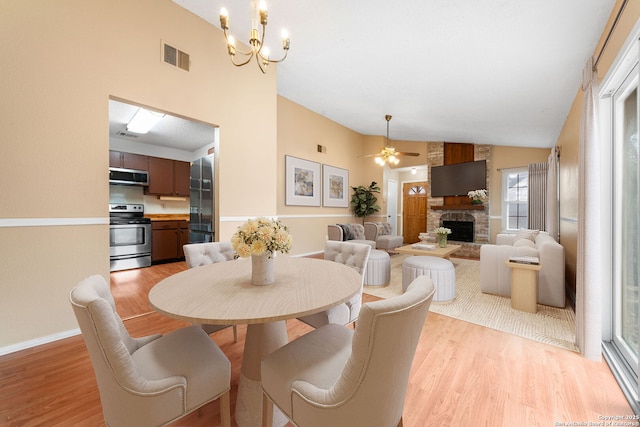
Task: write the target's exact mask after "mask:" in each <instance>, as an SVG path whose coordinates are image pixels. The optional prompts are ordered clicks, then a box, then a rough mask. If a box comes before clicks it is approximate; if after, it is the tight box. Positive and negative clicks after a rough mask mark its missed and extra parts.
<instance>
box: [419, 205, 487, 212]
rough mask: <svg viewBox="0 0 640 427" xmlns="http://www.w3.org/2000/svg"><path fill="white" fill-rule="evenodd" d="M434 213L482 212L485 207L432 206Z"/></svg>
mask: <svg viewBox="0 0 640 427" xmlns="http://www.w3.org/2000/svg"><path fill="white" fill-rule="evenodd" d="M431 209H433V210H434V211H473V210H477V211H482V210H484V205H444V206H431Z"/></svg>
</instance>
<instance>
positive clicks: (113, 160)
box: [109, 150, 148, 171]
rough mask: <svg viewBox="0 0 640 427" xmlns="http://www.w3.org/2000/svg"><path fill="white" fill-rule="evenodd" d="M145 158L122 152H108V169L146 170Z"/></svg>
mask: <svg viewBox="0 0 640 427" xmlns="http://www.w3.org/2000/svg"><path fill="white" fill-rule="evenodd" d="M147 159H148V158H147V156H143V155H141V154H133V153H125V152H122V151H114V150H110V151H109V167H111V168H122V169H135V170H139V171H146V170H147V161H148V160H147Z"/></svg>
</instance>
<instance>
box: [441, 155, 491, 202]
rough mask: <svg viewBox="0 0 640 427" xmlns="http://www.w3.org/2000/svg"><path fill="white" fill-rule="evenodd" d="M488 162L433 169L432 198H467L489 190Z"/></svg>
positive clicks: (481, 161)
mask: <svg viewBox="0 0 640 427" xmlns="http://www.w3.org/2000/svg"><path fill="white" fill-rule="evenodd" d="M486 176H487V162H486V161H485V160H479V161H477V162H467V163H456V164H453V165H445V166H433V167H432V168H431V197H444V196H466V195H467V193H468V192H469V191H471V190H481V189H483V188H487V179H486Z"/></svg>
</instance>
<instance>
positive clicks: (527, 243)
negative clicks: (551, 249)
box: [513, 239, 536, 249]
mask: <svg viewBox="0 0 640 427" xmlns="http://www.w3.org/2000/svg"><path fill="white" fill-rule="evenodd" d="M513 246H515V247H520V246H528V247H530V248H534V249H535V247H536V244H535V243H533V242H532V241H531V240H529V239H520V240H516V241H515V242H513Z"/></svg>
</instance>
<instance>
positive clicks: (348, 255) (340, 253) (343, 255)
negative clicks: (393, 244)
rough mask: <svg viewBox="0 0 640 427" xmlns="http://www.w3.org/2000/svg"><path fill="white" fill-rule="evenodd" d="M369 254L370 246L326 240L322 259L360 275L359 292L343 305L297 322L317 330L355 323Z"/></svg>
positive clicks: (360, 302) (360, 303) (360, 305)
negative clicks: (334, 324)
mask: <svg viewBox="0 0 640 427" xmlns="http://www.w3.org/2000/svg"><path fill="white" fill-rule="evenodd" d="M370 253H371V246H369V245H365V244H362V243H349V242H338V241H335V240H327V242H326V244H325V247H324V259H325V260H328V261H333V262H338V263H340V264H344V265H346V266H349V267H351V268H353V269H354V270H356V271H357V272H358V273H360V279H361V280H360V290H359V291H358V293H357V294H355V295H354V296H353V297H351V299H349V300H348V301H347V302H345V303H342V304H340V305H338V306H336V307H331V308H330V309H328V310H325V311H322V312H320V313H315V314H311V315H309V316H304V317H300V318H299V320H302V321H303V322H305V323H306V324H308V325H310V326H313V327H314V328H319V327H320V326H324V325H326V324H328V323H337V324H340V325H347V324H349V323H352V322H355V321H356V320H357V319H358V313H360V307H362V290H363V287H362V285H363V283H364V273H365V271H366V269H367V262H368V260H369V254H370Z"/></svg>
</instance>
